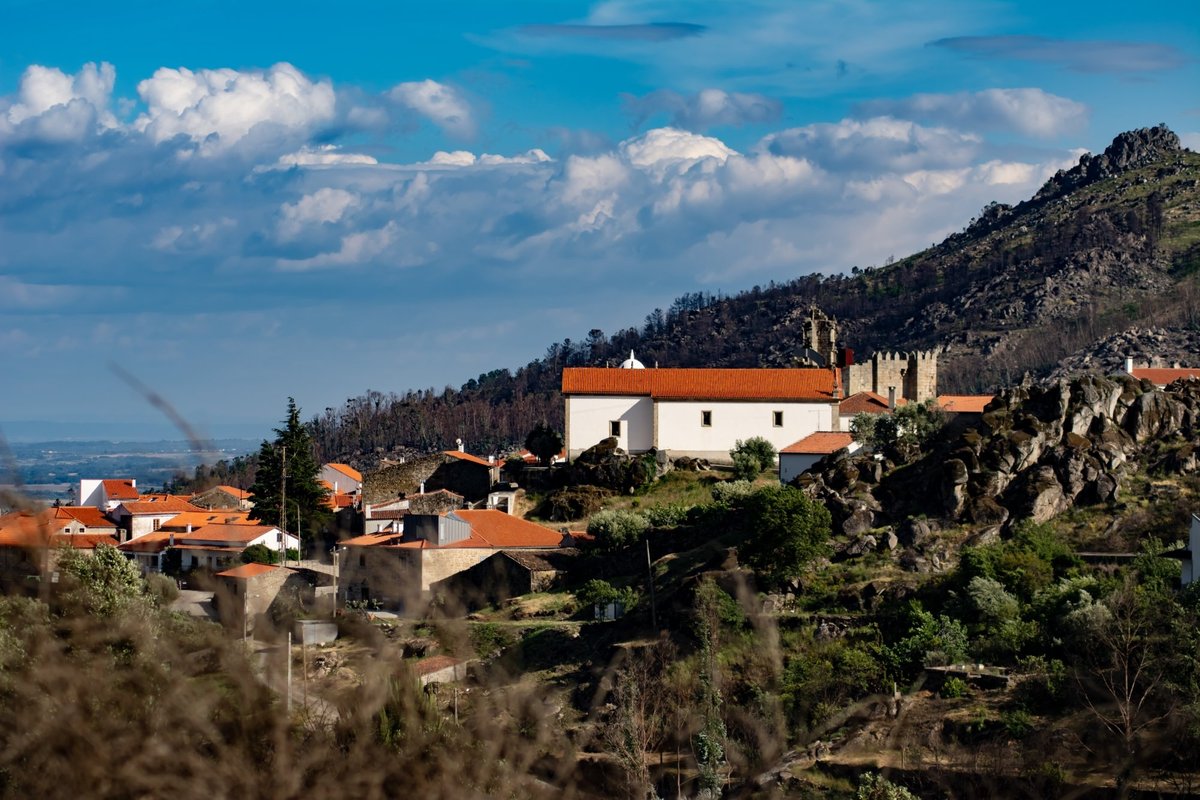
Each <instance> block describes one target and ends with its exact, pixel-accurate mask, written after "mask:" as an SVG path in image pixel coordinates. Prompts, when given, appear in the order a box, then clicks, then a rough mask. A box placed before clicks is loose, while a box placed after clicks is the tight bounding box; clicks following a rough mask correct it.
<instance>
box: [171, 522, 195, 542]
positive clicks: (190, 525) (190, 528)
mask: <svg viewBox="0 0 1200 800" xmlns="http://www.w3.org/2000/svg"><path fill="white" fill-rule="evenodd" d="M187 532H188V533H191V532H192V523H190V522H189V523H188V526H187ZM171 541H175V534H173V533H172V534H171Z"/></svg>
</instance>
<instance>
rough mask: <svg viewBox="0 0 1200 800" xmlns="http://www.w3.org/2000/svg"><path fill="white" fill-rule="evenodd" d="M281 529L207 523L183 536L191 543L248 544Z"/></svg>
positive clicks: (264, 526)
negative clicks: (265, 534)
mask: <svg viewBox="0 0 1200 800" xmlns="http://www.w3.org/2000/svg"><path fill="white" fill-rule="evenodd" d="M277 530H279V529H278V528H277V527H275V526H274V525H237V524H234V525H222V524H218V525H205V526H204V527H202V528H196V529H193V530H192V533H191V535H188V534H184V535H183V538H185V539H186V540H187V542H188V543H189V544H198V543H199V542H234V543H239V544H248V543H249V542H252V541H254V540H255V539H257V538H258V537H260V536H262V535H263V534H264V533H270V532H271V531H277Z"/></svg>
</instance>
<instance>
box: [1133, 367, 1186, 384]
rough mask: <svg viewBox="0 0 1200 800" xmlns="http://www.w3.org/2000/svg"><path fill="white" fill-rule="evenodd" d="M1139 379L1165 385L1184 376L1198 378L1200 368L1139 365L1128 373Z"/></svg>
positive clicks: (1184, 377)
mask: <svg viewBox="0 0 1200 800" xmlns="http://www.w3.org/2000/svg"><path fill="white" fill-rule="evenodd" d="M1129 374H1130V375H1132V376H1133V377H1135V378H1137V379H1138V380H1140V381H1150V382H1151V383H1153V384H1154V385H1155V386H1166V385H1167V384H1169V383H1173V382H1175V381H1178V380H1183V379H1186V378H1200V368H1195V367H1140V368H1138V369H1135V370H1133V371H1132V372H1130V373H1129Z"/></svg>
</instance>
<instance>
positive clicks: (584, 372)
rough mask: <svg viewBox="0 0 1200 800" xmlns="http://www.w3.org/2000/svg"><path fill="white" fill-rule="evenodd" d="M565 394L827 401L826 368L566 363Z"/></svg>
mask: <svg viewBox="0 0 1200 800" xmlns="http://www.w3.org/2000/svg"><path fill="white" fill-rule="evenodd" d="M562 391H563V394H567V395H589V394H590V395H619V396H625V397H629V396H641V397H652V398H654V399H656V400H783V401H787V400H790V401H808V402H820V401H825V402H828V401H829V400H831V399H832V398H833V371H832V370H828V369H819V368H809V369H613V368H605V367H566V368H564V369H563V376H562Z"/></svg>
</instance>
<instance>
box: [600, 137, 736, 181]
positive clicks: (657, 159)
mask: <svg viewBox="0 0 1200 800" xmlns="http://www.w3.org/2000/svg"><path fill="white" fill-rule="evenodd" d="M620 152H621V155H622V156H623V157H624V158H625V159H626V160H627V161H628V162H629V163H630V164H632V165H633V166H635V167H639V168H641V169H645V170H649V171H652V172H655V173H658V174H663V173H665V172H666V171H683V170H686V169H688V168H690V167H692V166H693V165H695V164H697V163H699V162H702V161H705V160H708V159H711V161H712V163H714V164H723V163H725V159H727V158H729V157H730V156H732V155H737V151H736V150H734V149H733V148H731V147H729V146H728V145H726V144H725V143H724V142H722V141H721V140H720V139H716V138H713V137H711V136H701V135H699V134H696V133H689V132H688V131H683V130H679V129H677V128H655V129H654V130H652V131H646V133H644V134H642V135H641V136H638V137H635V138H633V139H626V140H625V141H623V142H621V144H620Z"/></svg>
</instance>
